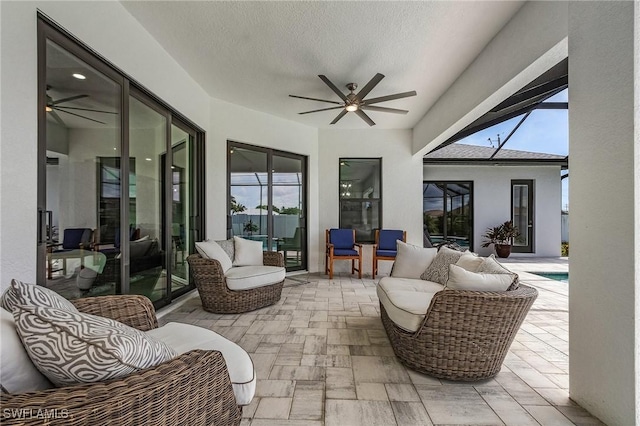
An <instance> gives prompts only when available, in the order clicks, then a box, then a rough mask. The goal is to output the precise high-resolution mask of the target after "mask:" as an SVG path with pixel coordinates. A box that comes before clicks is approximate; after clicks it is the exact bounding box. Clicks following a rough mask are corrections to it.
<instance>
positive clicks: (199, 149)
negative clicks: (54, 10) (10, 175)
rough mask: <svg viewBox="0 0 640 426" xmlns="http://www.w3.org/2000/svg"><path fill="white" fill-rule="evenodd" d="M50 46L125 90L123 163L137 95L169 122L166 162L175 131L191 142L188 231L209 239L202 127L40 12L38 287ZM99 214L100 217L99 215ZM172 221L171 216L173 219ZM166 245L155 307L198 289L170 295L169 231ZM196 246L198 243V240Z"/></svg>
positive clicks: (43, 254)
mask: <svg viewBox="0 0 640 426" xmlns="http://www.w3.org/2000/svg"><path fill="white" fill-rule="evenodd" d="M47 41H52V42H54V43H55V44H57V45H58V46H60V47H61V48H63V49H65V50H66V51H68V52H69V53H71V54H72V55H74V56H76V57H77V58H78V59H80V60H82V61H83V62H85V63H86V64H87V65H89V66H91V67H93V68H95V69H96V70H98V71H99V72H101V73H103V74H104V75H105V76H106V77H108V78H109V79H111V80H113V81H114V82H115V83H116V84H119V85H120V87H121V93H120V95H121V101H120V111H121V117H120V120H121V121H120V152H119V155H120V158H121V159H128V158H129V131H130V128H129V127H130V126H129V97H130V95H133V96H134V97H135V98H136V99H138V100H139V101H141V102H143V103H144V104H145V105H147V106H149V107H151V108H152V109H154V110H155V111H157V112H159V113H160V114H161V115H164V116H166V117H167V124H166V125H167V132H166V147H168V149H167V153H168V157H167V161H170V162H172V158H171V154H169V152H170V151H171V126H172V125H176V126H177V127H179V128H180V129H182V130H184V131H185V132H187V133H188V134H190V135H191V136H192V137H193V153H192V155H191V157H190V161H191V162H192V164H193V167H192V171H191V173H192V175H191V176H190V177H191V179H192V186H193V189H192V191H193V197H192V199H191V202H192V204H193V207H194V209H193V210H192V216H191V217H190V218H189V219H190V220H189V222H190V224H189V227H190V228H192V230H193V235H194V238H196V239H197V238H201V236H202V235H205V231H206V230H205V223H204V211H205V195H206V194H205V179H204V174H205V172H204V170H205V168H204V167H205V155H204V154H205V143H204V142H205V132H204V130H203V129H202V128H200V127H199V126H197V125H196V124H194V123H193V122H191V121H190V120H189V119H188V118H186V117H185V116H183V115H181V114H180V113H178V112H177V111H175V110H174V109H173V108H172V107H171V106H170V105H169V104H167V103H166V102H164V101H163V100H162V99H160V98H158V97H157V96H155V95H154V94H153V93H152V92H151V91H149V90H148V89H146V88H145V87H144V86H143V85H142V84H140V83H139V82H137V81H136V80H135V79H133V78H131V77H130V76H129V75H128V74H126V73H125V72H124V71H122V70H121V69H119V68H118V67H116V66H115V65H113V64H112V63H111V62H109V61H108V60H107V59H105V58H104V57H102V56H101V55H99V54H98V53H97V52H95V51H94V50H92V49H91V48H90V47H88V46H87V45H85V44H84V43H83V42H82V41H80V40H79V39H77V38H76V37H74V36H73V35H72V34H70V33H69V32H67V31H66V30H65V29H64V28H61V27H60V26H59V25H57V24H56V23H55V22H54V21H53V20H51V19H50V18H49V17H47V16H46V15H44V14H43V13H42V12H38V13H37V52H38V64H37V75H38V83H37V89H38V98H37V105H38V111H37V120H38V165H37V173H38V178H37V182H38V184H37V227H38V229H37V257H36V271H37V272H36V282H37V284H39V285H45V283H46V262H47V247H46V238H47V237H46V236H47V229H46V225H47V211H46V210H47V207H46V190H47V188H46V185H47V180H46V163H47V159H46V150H47V135H46V129H47V127H46V126H47V124H46V120H47V117H46V112H45V108H46V105H47V97H46V87H47V82H46V77H47V61H46V53H47ZM120 164H121V171H120V173H121V182H120V184H121V188H128V187H129V161H121V162H120ZM162 178H163V179H165V180H166V181H167V182H171V178H172V175H171V169H170V168H167V170H166V171H165V174H164V176H163V177H162ZM169 191H171V185H166V191H165V192H169ZM165 198H166V200H165V204H164V205H163V206H162V208H164V209H167V208H168V212H169V215H171V204H170V203H171V196H170V193H169V194H165ZM120 202H121V205H120V223H121V224H127V223H129V209H128V207H129V191H128V190H123V191H122V193H121V197H120ZM96 214H97V212H96ZM169 219H170V217H169ZM127 228H128V227H126V226H120V241H121V242H122V244H121V249H120V252H121V255H122V259H124V261H122V262H120V276H121V277H122V278H121V282H120V283H117V284H116V294H128V292H129V290H130V289H129V278H130V277H129V244H128V242H129V232H128V229H127ZM163 232H164V236H163V244H164V247H165V263H166V267H165V269H166V270H167V280H166V283H167V287H168V288H167V292H166V297H164V298H162V299H159V300H158V301H156V302H154V305H155V307H156V308H159V307H160V306H164V305H166V304H168V303H170V302H171V299H172V298H173V297H175V296H177V295H179V294H182V293H184V292H187V291H190V290H192V289H194V288H195V285H194V284H193V281H192V280H191V284H190V285H189V286H188V287H187V288H186V290H184V291H181V292H179V294H175V295H172V294H171V291H170V285H171V278H170V277H171V275H170V273H171V264H170V262H169V260H170V259H171V257H172V255H173V253H172V245H171V232H167V230H166V229H163ZM194 241H195V240H194ZM194 247H195V246H194V245H193V241H192V243H191V244H190V247H188V250H189V253H193V252H194Z"/></svg>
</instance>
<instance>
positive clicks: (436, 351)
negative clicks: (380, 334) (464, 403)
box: [380, 285, 538, 381]
mask: <svg viewBox="0 0 640 426" xmlns="http://www.w3.org/2000/svg"><path fill="white" fill-rule="evenodd" d="M537 296H538V291H537V290H536V289H534V288H531V287H527V286H525V285H520V287H518V288H517V289H516V290H510V291H503V292H481V291H461V290H443V291H440V292H438V293H436V294H435V296H434V297H433V299H432V301H431V304H430V306H429V309H428V310H427V314H426V316H425V319H424V321H423V323H422V324H421V325H420V328H418V330H417V331H415V332H409V331H406V330H404V329H402V328H400V327H398V326H397V325H396V324H395V323H394V322H393V321H392V320H391V319H390V318H389V316H388V315H387V312H386V311H385V309H384V306H383V305H382V304H380V315H381V317H382V323H383V325H384V328H385V330H386V331H387V335H388V336H389V340H391V346H392V347H393V351H394V352H395V354H396V356H397V357H398V358H399V359H400V361H401V362H402V363H403V364H405V365H406V366H407V367H409V368H411V369H413V370H416V371H419V372H421V373H426V374H429V375H431V376H434V377H438V378H442V379H449V380H461V381H475V380H481V379H486V378H489V377H493V376H495V375H496V374H498V372H499V371H500V367H501V366H502V362H503V361H504V358H505V356H506V355H507V352H508V350H509V347H510V346H511V343H512V342H513V339H514V337H515V335H516V333H517V332H518V329H519V328H520V325H521V324H522V322H523V321H524V319H525V317H526V316H527V312H528V311H529V308H530V307H531V305H532V304H533V302H534V301H535V299H536V297H537Z"/></svg>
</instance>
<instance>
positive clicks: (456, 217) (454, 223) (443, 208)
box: [422, 181, 473, 250]
mask: <svg viewBox="0 0 640 426" xmlns="http://www.w3.org/2000/svg"><path fill="white" fill-rule="evenodd" d="M422 194H423V195H422V197H423V198H422V200H423V202H422V210H423V220H424V223H423V229H424V236H425V245H426V242H427V241H429V242H430V243H431V244H432V245H435V244H438V243H441V242H443V241H453V242H455V243H457V244H459V245H460V246H462V247H465V248H468V249H470V250H473V182H429V181H425V182H424V183H423V187H422Z"/></svg>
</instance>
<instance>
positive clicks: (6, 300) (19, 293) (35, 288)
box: [0, 280, 78, 312]
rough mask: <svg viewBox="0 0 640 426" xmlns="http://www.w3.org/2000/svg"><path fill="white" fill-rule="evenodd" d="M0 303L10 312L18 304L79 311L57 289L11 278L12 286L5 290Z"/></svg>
mask: <svg viewBox="0 0 640 426" xmlns="http://www.w3.org/2000/svg"><path fill="white" fill-rule="evenodd" d="M0 303H2V307H3V308H4V309H6V310H7V311H9V312H12V311H13V309H14V307H15V306H16V305H27V306H38V307H44V308H57V309H62V310H63V311H71V312H78V309H76V307H75V306H74V305H73V303H71V302H69V301H68V300H67V299H65V298H64V297H62V296H60V295H59V294H58V293H56V292H55V291H53V290H49V289H48V288H46V287H42V286H39V285H36V284H28V283H25V282H22V281H18V280H11V287H9V288H8V289H7V291H5V292H4V294H3V295H2V299H1V300H0Z"/></svg>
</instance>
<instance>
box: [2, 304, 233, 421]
mask: <svg viewBox="0 0 640 426" xmlns="http://www.w3.org/2000/svg"><path fill="white" fill-rule="evenodd" d="M73 304H74V305H75V306H76V307H77V308H78V310H80V311H81V312H85V313H89V314H94V315H99V316H103V317H107V318H111V319H115V320H117V321H120V322H123V323H124V324H126V325H129V326H131V327H134V328H137V329H139V330H142V331H148V330H153V329H157V327H158V322H157V319H156V316H155V310H154V308H153V305H152V304H151V302H150V301H149V299H147V298H145V297H142V296H102V297H93V298H85V299H78V300H75V301H73ZM0 401H1V406H2V410H3V413H2V416H0V424H2V425H43V424H47V425H52V426H54V425H60V426H62V425H64V426H73V425H85V426H86V425H113V426H127V425H130V426H139V425H161V424H162V425H184V426H195V425H203V426H205V425H237V424H239V423H240V420H241V414H242V410H241V407H239V406H238V405H237V404H236V399H235V396H234V392H233V388H232V383H231V380H230V378H229V373H228V370H227V366H226V363H225V360H224V358H223V356H222V354H221V353H220V352H218V351H204V350H193V351H190V352H187V353H184V354H182V355H179V356H178V357H177V358H174V359H172V360H171V361H168V362H165V363H163V364H160V365H158V366H157V367H154V368H150V369H146V370H143V371H140V372H138V373H134V374H131V375H129V376H127V377H125V378H122V379H116V380H111V381H107V382H100V383H94V384H82V385H75V386H69V387H62V388H52V389H47V390H43V391H36V392H27V393H22V394H8V393H4V392H3V393H2V395H1V400H0ZM38 410H40V411H38Z"/></svg>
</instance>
